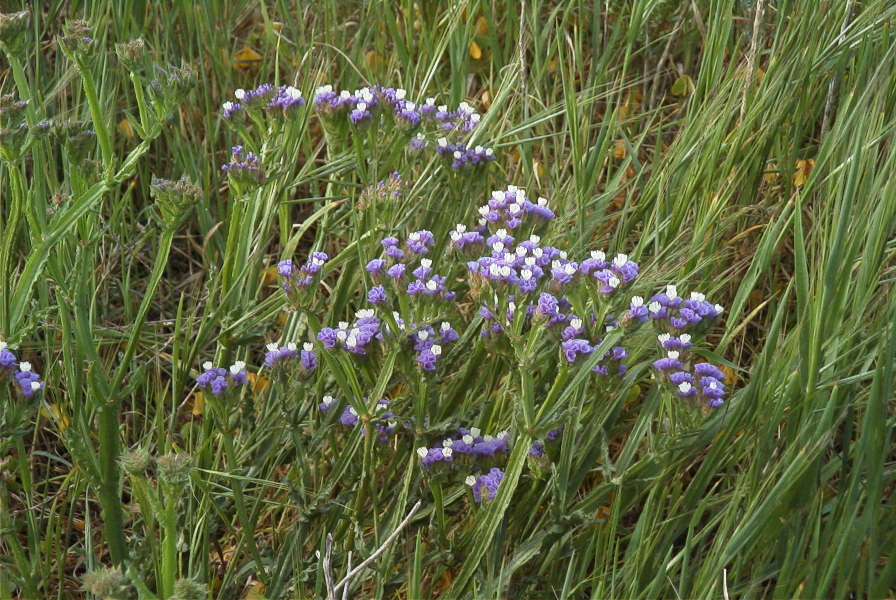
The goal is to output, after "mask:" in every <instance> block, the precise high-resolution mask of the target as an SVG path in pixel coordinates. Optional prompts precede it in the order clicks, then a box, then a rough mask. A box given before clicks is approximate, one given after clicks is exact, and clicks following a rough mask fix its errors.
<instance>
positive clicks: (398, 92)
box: [395, 88, 408, 100]
mask: <svg viewBox="0 0 896 600" xmlns="http://www.w3.org/2000/svg"><path fill="white" fill-rule="evenodd" d="M407 95H408V91H407V90H406V89H404V88H398V89H396V90H395V97H396V98H398V99H399V100H404V99H405V97H406V96H407Z"/></svg>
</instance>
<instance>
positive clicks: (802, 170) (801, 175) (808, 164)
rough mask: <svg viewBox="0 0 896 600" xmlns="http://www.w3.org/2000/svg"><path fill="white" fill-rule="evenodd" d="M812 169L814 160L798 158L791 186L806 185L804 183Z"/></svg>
mask: <svg viewBox="0 0 896 600" xmlns="http://www.w3.org/2000/svg"><path fill="white" fill-rule="evenodd" d="M814 168H815V159H814V158H810V159H809V160H804V159H802V158H798V159H797V161H796V171H795V172H794V173H793V185H795V186H796V187H802V186H804V185H806V181H808V180H809V175H811V174H812V169H814Z"/></svg>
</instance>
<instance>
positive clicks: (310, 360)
mask: <svg viewBox="0 0 896 600" xmlns="http://www.w3.org/2000/svg"><path fill="white" fill-rule="evenodd" d="M299 363H300V364H301V365H302V368H303V369H305V370H306V371H308V372H311V371H314V370H315V369H317V354H315V352H314V344H312V343H311V342H305V343H304V344H302V351H301V353H300V354H299Z"/></svg>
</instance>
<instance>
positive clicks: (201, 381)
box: [196, 360, 249, 396]
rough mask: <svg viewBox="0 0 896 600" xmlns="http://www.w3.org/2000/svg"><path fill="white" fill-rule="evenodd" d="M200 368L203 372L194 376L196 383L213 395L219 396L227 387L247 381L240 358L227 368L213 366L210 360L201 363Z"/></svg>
mask: <svg viewBox="0 0 896 600" xmlns="http://www.w3.org/2000/svg"><path fill="white" fill-rule="evenodd" d="M202 368H203V372H202V373H201V374H200V375H199V376H198V377H197V378H196V385H198V386H199V387H200V388H202V389H204V390H208V391H210V392H211V393H212V394H213V395H215V396H220V395H221V394H223V393H224V392H225V391H227V389H228V388H231V387H236V386H238V385H244V384H246V383H248V382H249V378H248V375H247V374H246V363H244V362H243V361H241V360H238V361H236V362H235V363H233V364H232V365H231V366H230V368H228V369H225V368H223V367H214V366H213V365H212V363H211V362H210V361H206V362H205V363H203V364H202Z"/></svg>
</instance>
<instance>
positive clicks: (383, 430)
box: [318, 394, 398, 443]
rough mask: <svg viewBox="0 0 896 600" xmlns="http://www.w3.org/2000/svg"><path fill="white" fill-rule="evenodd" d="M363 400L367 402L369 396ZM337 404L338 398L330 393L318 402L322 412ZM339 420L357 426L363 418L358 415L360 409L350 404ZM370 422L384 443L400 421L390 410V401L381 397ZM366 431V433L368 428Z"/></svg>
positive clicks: (346, 424)
mask: <svg viewBox="0 0 896 600" xmlns="http://www.w3.org/2000/svg"><path fill="white" fill-rule="evenodd" d="M363 401H364V403H366V402H367V398H364V400H363ZM335 404H336V398H334V397H333V396H331V395H329V394H328V395H326V396H324V397H323V398H322V400H321V402H320V404H318V409H319V410H320V411H321V412H322V413H326V412H328V411H329V410H330V409H331V408H332V407H333V406H334V405H335ZM339 422H340V423H341V424H343V425H345V426H346V427H357V426H358V423H360V422H361V420H360V418H359V417H358V411H357V410H355V407H354V406H352V405H351V404H348V405H346V407H345V409H344V410H343V411H342V414H341V415H340V416H339ZM370 422H371V423H373V426H374V428H375V429H376V432H377V436H378V439H379V441H380V442H382V443H386V442H387V441H388V439H389V438H388V436H390V435H392V434H394V433H395V430H396V429H397V428H398V421H397V420H396V417H395V413H393V412H392V411H391V410H389V401H388V400H386V399H385V398H382V399H380V400H379V401H378V402H377V403H376V406H375V407H374V409H373V415H371V419H370ZM364 433H365V434H366V430H365V432H364Z"/></svg>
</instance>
